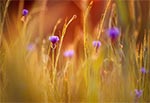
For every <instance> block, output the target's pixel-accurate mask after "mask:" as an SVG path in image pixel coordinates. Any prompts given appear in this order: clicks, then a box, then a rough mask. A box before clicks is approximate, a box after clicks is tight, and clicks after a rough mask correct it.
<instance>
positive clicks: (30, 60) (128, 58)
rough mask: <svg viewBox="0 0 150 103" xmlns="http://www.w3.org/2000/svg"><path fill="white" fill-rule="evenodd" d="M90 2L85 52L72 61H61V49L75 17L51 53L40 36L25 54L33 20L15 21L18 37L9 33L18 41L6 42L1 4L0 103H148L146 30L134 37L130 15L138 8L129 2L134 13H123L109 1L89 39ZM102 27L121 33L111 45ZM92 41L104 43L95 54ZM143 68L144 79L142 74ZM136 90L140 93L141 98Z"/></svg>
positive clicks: (117, 4) (149, 44)
mask: <svg viewBox="0 0 150 103" xmlns="http://www.w3.org/2000/svg"><path fill="white" fill-rule="evenodd" d="M92 3H93V2H91V3H90V4H89V5H88V6H87V9H85V11H84V12H83V33H84V37H83V41H82V42H83V47H84V48H82V50H81V51H80V52H81V53H82V51H84V53H83V55H84V56H81V57H80V56H78V55H77V54H76V50H75V55H74V56H73V57H72V58H68V57H64V56H63V53H62V46H63V38H64V36H65V34H66V31H67V28H69V25H72V24H71V22H74V21H75V20H76V18H77V16H76V15H73V16H72V18H69V20H68V19H66V20H65V23H64V25H63V28H62V29H61V37H60V41H59V42H58V43H57V44H56V45H57V46H56V48H55V50H53V49H52V48H51V42H50V41H49V40H48V38H47V39H46V40H43V38H42V36H40V37H41V38H40V40H41V41H40V42H39V44H40V46H38V45H37V44H36V42H33V44H34V47H31V48H30V49H29V48H28V47H29V46H31V42H30V41H31V36H32V34H31V33H27V27H28V24H29V23H30V19H31V18H32V16H30V15H28V16H27V17H26V19H25V21H24V22H23V25H22V24H21V23H20V18H19V19H17V20H18V23H17V25H15V26H19V27H18V28H17V29H18V30H17V31H19V33H18V32H16V31H15V30H14V31H13V32H11V33H12V34H15V33H16V34H17V35H18V36H17V37H15V39H14V40H12V41H11V42H9V41H8V40H7V38H6V36H5V32H3V29H4V27H3V25H4V24H3V23H6V24H7V23H8V22H9V21H8V18H7V16H6V17H5V15H6V14H7V7H8V6H9V1H8V2H7V3H6V4H5V5H1V6H2V7H3V8H4V9H1V10H0V11H4V13H3V14H2V17H3V18H1V21H0V23H1V25H0V30H1V33H0V36H1V38H0V39H1V46H0V102H54V103H55V102H102V103H103V102H150V99H149V95H150V94H149V93H150V86H149V85H150V81H149V77H150V60H149V58H150V36H149V29H146V28H145V32H144V33H143V34H138V32H139V28H138V27H136V25H135V24H136V23H135V24H132V23H133V22H138V21H136V20H135V19H136V16H135V15H133V14H134V13H133V12H134V10H135V9H137V10H139V8H136V7H135V3H134V2H133V1H131V2H130V3H131V4H130V5H132V10H129V11H127V10H128V9H127V5H125V4H126V3H128V2H126V3H124V2H120V1H116V2H115V3H113V2H112V1H111V0H108V1H107V5H106V8H105V12H104V16H103V18H102V20H101V21H99V23H100V24H99V26H98V32H96V35H94V36H93V37H92V36H91V35H90V32H89V29H90V23H89V20H90V19H89V17H90V14H89V12H90V9H91V8H92V6H93V4H92ZM137 3H139V2H137ZM2 7H1V8H2ZM133 8H134V9H133ZM123 12H124V13H123ZM130 14H132V15H131V16H130ZM108 15H110V16H109V18H108V19H107V18H106V16H108ZM130 17H131V18H130ZM119 20H120V21H119ZM130 20H131V21H130ZM61 21H62V20H58V21H57V22H56V25H55V26H54V29H53V31H52V33H50V35H49V36H51V35H55V30H56V29H57V26H58V25H59V24H60V22H61ZM129 22H131V24H130V23H129ZM106 23H108V24H109V25H108V28H110V27H111V26H115V27H118V28H119V30H120V36H119V38H117V40H116V41H115V42H112V41H111V39H110V38H109V37H108V36H107V33H106V32H104V31H106V30H105V29H106V28H104V24H106ZM7 26H8V25H7ZM11 26H12V25H9V26H8V27H7V28H11ZM33 26H34V24H33ZM139 35H144V38H143V42H142V43H137V39H138V36H139ZM94 37H96V39H97V40H100V41H101V43H102V45H101V46H100V48H98V49H97V50H95V48H94V47H93V46H92V41H94V40H95V38H94ZM42 41H43V43H42ZM32 46H33V45H32ZM77 64H78V65H77ZM142 67H144V68H145V69H146V74H143V73H142V72H141V71H140V69H141V68H142ZM135 89H139V90H143V93H142V95H141V96H140V98H137V96H136V93H135Z"/></svg>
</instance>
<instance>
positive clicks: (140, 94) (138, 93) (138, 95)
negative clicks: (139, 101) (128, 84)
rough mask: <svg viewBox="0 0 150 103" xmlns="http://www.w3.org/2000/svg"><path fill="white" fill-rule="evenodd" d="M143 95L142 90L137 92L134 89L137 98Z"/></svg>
mask: <svg viewBox="0 0 150 103" xmlns="http://www.w3.org/2000/svg"><path fill="white" fill-rule="evenodd" d="M142 94H143V90H138V89H135V95H136V97H137V98H140V97H141V96H142Z"/></svg>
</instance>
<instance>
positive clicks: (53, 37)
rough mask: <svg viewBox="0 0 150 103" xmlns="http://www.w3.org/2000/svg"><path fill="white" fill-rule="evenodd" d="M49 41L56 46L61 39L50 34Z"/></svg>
mask: <svg viewBox="0 0 150 103" xmlns="http://www.w3.org/2000/svg"><path fill="white" fill-rule="evenodd" d="M49 41H50V42H51V43H52V48H55V45H56V43H57V42H58V41H59V37H58V36H50V37H49Z"/></svg>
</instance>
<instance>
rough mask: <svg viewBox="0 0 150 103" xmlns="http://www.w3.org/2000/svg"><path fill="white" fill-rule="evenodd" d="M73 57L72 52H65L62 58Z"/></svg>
mask: <svg viewBox="0 0 150 103" xmlns="http://www.w3.org/2000/svg"><path fill="white" fill-rule="evenodd" d="M73 55H74V50H67V51H65V52H64V56H65V57H68V58H72V57H73Z"/></svg>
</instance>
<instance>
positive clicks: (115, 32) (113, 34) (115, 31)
mask: <svg viewBox="0 0 150 103" xmlns="http://www.w3.org/2000/svg"><path fill="white" fill-rule="evenodd" d="M107 34H108V37H109V38H110V39H111V40H116V39H117V38H118V36H119V34H120V31H119V29H118V28H117V27H112V28H110V29H108V30H107Z"/></svg>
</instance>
